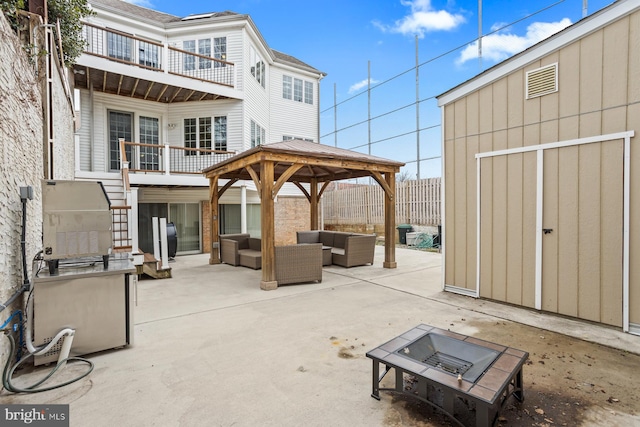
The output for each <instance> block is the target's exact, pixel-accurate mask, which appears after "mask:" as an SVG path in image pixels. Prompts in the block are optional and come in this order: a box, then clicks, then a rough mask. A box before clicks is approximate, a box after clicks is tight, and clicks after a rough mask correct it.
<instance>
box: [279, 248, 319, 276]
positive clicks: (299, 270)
mask: <svg viewBox="0 0 640 427" xmlns="http://www.w3.org/2000/svg"><path fill="white" fill-rule="evenodd" d="M275 261H276V265H275V270H276V281H277V282H278V286H280V285H286V284H289V283H305V282H322V244H321V243H311V244H300V245H286V246H276V248H275Z"/></svg>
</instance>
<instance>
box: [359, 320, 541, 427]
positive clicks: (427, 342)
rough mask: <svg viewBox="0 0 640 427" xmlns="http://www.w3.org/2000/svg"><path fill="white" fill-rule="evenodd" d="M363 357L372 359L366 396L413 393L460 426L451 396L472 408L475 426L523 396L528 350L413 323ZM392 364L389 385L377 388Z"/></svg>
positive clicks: (492, 418) (486, 422) (485, 423)
mask: <svg viewBox="0 0 640 427" xmlns="http://www.w3.org/2000/svg"><path fill="white" fill-rule="evenodd" d="M367 357H368V358H370V359H372V360H373V391H372V393H371V397H373V398H375V399H377V400H380V390H384V391H391V392H396V393H402V394H405V395H409V396H413V397H416V398H417V399H419V400H420V401H423V402H425V403H427V404H429V405H430V406H432V407H434V408H436V409H438V410H440V411H442V412H443V413H444V414H446V415H448V416H449V417H450V418H451V419H452V420H453V421H454V422H456V423H458V424H459V425H464V424H462V422H461V421H460V420H459V419H458V418H456V416H455V415H456V414H455V413H454V410H455V408H454V403H455V401H456V397H460V398H462V399H463V400H464V401H467V402H470V403H471V406H475V412H476V415H475V418H476V423H475V425H476V426H491V425H493V424H494V423H495V421H496V419H497V418H498V411H499V410H500V409H501V408H502V406H503V405H504V404H505V402H506V401H507V399H508V398H509V396H511V395H514V397H515V398H516V399H518V400H519V401H523V400H524V390H523V383H522V366H523V365H524V363H525V362H526V360H527V358H528V357H529V353H527V352H524V351H521V350H517V349H514V348H511V347H505V346H502V345H498V344H494V343H490V342H487V341H483V340H479V339H477V338H473V337H469V336H466V335H461V334H457V333H454V332H450V331H445V330H443V329H438V328H434V327H432V326H429V325H418V326H416V327H415V328H413V329H411V330H409V331H407V332H405V333H404V334H402V335H400V336H398V337H396V338H393V339H392V340H391V341H389V342H387V343H385V344H382V345H381V346H379V347H376V348H374V349H373V350H371V351H369V352H367ZM381 363H382V364H383V365H384V371H383V372H382V375H380V364H381ZM392 368H393V369H394V370H395V385H394V387H392V388H381V387H380V382H381V381H382V379H383V378H384V377H385V375H386V374H387V373H388V372H389V371H390V370H391V369H392ZM405 374H406V375H407V376H412V377H413V379H412V382H413V385H412V387H408V388H409V389H410V390H406V389H405ZM409 382H411V381H409ZM467 415H468V414H467Z"/></svg>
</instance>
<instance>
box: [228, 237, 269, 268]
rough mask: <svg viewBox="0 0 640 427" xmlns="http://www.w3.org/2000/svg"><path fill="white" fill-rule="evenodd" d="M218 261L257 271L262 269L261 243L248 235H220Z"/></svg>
mask: <svg viewBox="0 0 640 427" xmlns="http://www.w3.org/2000/svg"><path fill="white" fill-rule="evenodd" d="M220 261H222V262H224V263H226V264H229V265H233V266H238V265H241V266H243V267H249V268H253V269H254V270H259V269H261V268H262V242H261V240H260V239H258V238H255V237H251V236H250V235H249V234H244V233H242V234H222V235H220Z"/></svg>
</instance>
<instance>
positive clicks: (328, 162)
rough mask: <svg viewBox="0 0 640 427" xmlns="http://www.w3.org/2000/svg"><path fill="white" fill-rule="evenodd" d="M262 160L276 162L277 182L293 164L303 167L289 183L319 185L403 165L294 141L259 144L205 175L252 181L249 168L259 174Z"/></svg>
mask: <svg viewBox="0 0 640 427" xmlns="http://www.w3.org/2000/svg"><path fill="white" fill-rule="evenodd" d="M263 161H273V162H274V163H275V164H274V178H275V179H276V180H277V179H279V178H280V176H281V175H282V174H284V173H285V172H286V171H287V170H288V169H289V167H290V166H291V165H293V164H303V165H304V166H303V167H302V168H300V169H298V170H297V171H296V172H295V173H294V174H293V175H291V176H290V177H288V179H287V180H288V181H297V182H310V181H311V180H312V179H315V180H317V181H318V182H325V181H337V180H342V179H350V178H360V177H366V176H371V175H372V173H373V172H377V173H385V172H398V171H399V170H400V167H402V166H404V163H402V162H396V161H394V160H388V159H384V158H381V157H376V156H370V155H367V154H362V153H358V152H355V151H351V150H345V149H343V148H337V147H331V146H328V145H323V144H318V143H316V142H310V141H303V140H300V139H292V140H288V141H282V142H276V143H272V144H265V145H260V146H258V147H255V148H252V149H250V150H247V151H244V152H242V153H240V154H238V155H236V156H233V157H231V158H229V159H227V160H224V161H222V162H220V163H217V164H215V165H213V166H211V167H209V168H207V169H205V170H203V171H202V172H203V173H204V174H205V176H206V177H207V178H212V177H214V176H217V177H219V178H226V179H234V178H235V179H243V180H250V179H252V177H251V173H250V171H249V170H248V169H247V167H248V168H250V169H252V170H253V172H255V173H256V174H259V173H260V164H261V162H263Z"/></svg>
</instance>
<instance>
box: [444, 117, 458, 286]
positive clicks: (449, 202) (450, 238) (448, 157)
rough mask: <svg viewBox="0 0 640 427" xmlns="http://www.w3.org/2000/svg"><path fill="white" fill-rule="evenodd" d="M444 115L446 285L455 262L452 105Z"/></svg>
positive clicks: (452, 281)
mask: <svg viewBox="0 0 640 427" xmlns="http://www.w3.org/2000/svg"><path fill="white" fill-rule="evenodd" d="M444 115H445V121H444V123H445V143H444V153H443V155H444V178H445V215H446V218H445V231H444V240H445V242H444V244H445V263H444V267H445V275H444V280H445V283H446V284H447V285H453V284H454V274H453V272H454V264H455V245H454V242H455V235H456V229H455V223H454V214H455V203H454V201H455V185H454V177H455V155H454V154H455V152H454V142H453V125H454V121H453V117H454V110H453V105H447V106H446V107H445V109H444Z"/></svg>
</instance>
